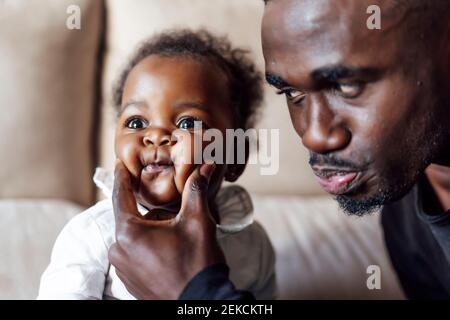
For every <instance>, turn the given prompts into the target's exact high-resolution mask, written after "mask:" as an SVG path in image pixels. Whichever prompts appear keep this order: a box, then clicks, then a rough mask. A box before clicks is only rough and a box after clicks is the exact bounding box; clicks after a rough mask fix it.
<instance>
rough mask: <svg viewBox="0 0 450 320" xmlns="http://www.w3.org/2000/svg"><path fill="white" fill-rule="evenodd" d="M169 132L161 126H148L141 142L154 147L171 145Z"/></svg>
mask: <svg viewBox="0 0 450 320" xmlns="http://www.w3.org/2000/svg"><path fill="white" fill-rule="evenodd" d="M171 136H172V135H171V132H169V131H168V130H165V129H163V128H148V129H147V130H146V132H145V135H144V138H143V143H144V145H145V146H149V145H153V146H155V147H159V146H164V145H172V139H171Z"/></svg>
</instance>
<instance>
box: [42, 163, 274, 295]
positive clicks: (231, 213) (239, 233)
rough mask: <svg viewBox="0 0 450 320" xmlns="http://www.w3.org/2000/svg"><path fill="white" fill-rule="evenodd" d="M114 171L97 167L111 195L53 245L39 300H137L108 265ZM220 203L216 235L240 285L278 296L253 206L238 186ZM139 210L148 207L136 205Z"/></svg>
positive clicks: (66, 229)
mask: <svg viewBox="0 0 450 320" xmlns="http://www.w3.org/2000/svg"><path fill="white" fill-rule="evenodd" d="M113 179H114V175H113V174H112V173H110V172H107V171H105V170H103V169H101V168H98V169H97V170H96V172H95V175H94V182H95V184H96V185H97V186H98V187H99V188H100V189H101V190H102V192H103V193H104V195H105V196H106V197H107V198H106V199H105V200H102V201H99V202H97V203H96V204H95V205H94V206H92V207H90V208H89V209H87V210H86V211H84V212H82V213H80V214H79V215H77V216H75V217H74V218H72V219H71V220H70V221H69V222H68V224H67V225H66V226H65V227H64V228H63V230H62V231H61V233H60V234H59V236H58V237H57V239H56V242H55V245H54V247H53V251H52V255H51V259H50V264H49V266H48V267H47V269H46V270H45V272H44V273H43V275H42V277H41V283H40V288H39V295H38V299H81V300H84V299H135V298H134V297H133V296H132V295H131V294H130V293H129V292H128V291H127V289H126V288H125V285H124V284H123V283H122V281H121V280H120V279H119V278H118V276H117V275H116V272H115V268H114V266H112V265H111V264H110V263H109V260H108V250H109V247H110V246H111V245H112V244H113V243H114V242H115V218H114V212H113V206H112V201H111V194H112V186H113V182H114V181H113ZM216 205H217V208H218V213H219V216H220V222H221V223H220V224H218V225H217V239H218V242H219V244H220V246H221V248H222V250H223V252H224V255H225V258H226V261H227V264H228V266H229V268H230V279H231V281H232V282H233V283H234V284H235V286H236V287H237V288H238V289H243V290H248V291H251V292H252V293H253V294H254V295H255V297H256V299H274V298H275V254H274V251H273V247H272V245H271V243H270V240H269V238H268V236H267V234H266V232H265V231H264V229H263V228H262V227H261V225H260V224H259V223H257V222H255V221H253V204H252V201H251V198H250V196H249V194H248V193H247V191H246V190H245V189H243V188H242V187H240V186H237V185H231V186H228V187H224V188H222V189H221V190H220V191H219V193H218V195H217V197H216ZM138 209H139V212H140V213H141V214H143V215H144V214H146V213H147V212H148V211H147V210H146V209H145V208H144V207H143V206H141V205H139V204H138Z"/></svg>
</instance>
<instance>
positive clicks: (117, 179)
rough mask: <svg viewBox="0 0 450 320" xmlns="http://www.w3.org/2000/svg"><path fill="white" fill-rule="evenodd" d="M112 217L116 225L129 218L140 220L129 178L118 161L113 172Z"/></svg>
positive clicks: (125, 169)
mask: <svg viewBox="0 0 450 320" xmlns="http://www.w3.org/2000/svg"><path fill="white" fill-rule="evenodd" d="M112 202H113V208H114V215H115V216H116V223H117V225H120V224H121V222H123V221H126V220H127V219H129V218H130V217H137V218H140V217H141V216H140V214H139V212H138V209H137V205H136V198H135V196H134V193H133V188H132V186H131V177H130V173H129V171H128V169H127V168H126V167H125V164H124V163H123V162H122V161H120V160H118V161H116V168H115V171H114V188H113V196H112Z"/></svg>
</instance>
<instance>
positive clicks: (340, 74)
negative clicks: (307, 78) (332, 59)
mask: <svg viewBox="0 0 450 320" xmlns="http://www.w3.org/2000/svg"><path fill="white" fill-rule="evenodd" d="M379 75H380V71H379V70H377V69H374V68H355V67H349V66H343V65H335V66H327V67H323V68H319V69H316V70H314V71H313V72H311V78H312V79H314V81H318V82H323V81H325V82H330V83H335V82H338V81H339V80H342V79H348V78H353V77H357V76H360V77H364V78H366V79H368V80H370V79H373V78H376V77H377V76H379Z"/></svg>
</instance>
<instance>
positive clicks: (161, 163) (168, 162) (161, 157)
mask: <svg viewBox="0 0 450 320" xmlns="http://www.w3.org/2000/svg"><path fill="white" fill-rule="evenodd" d="M173 166H174V163H173V161H172V159H171V158H170V156H169V155H168V154H166V153H163V152H159V153H158V154H157V156H156V157H155V156H153V157H151V158H150V159H148V158H147V159H144V161H143V169H142V170H143V171H144V172H146V173H160V172H163V171H166V170H170V169H172V168H173Z"/></svg>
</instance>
